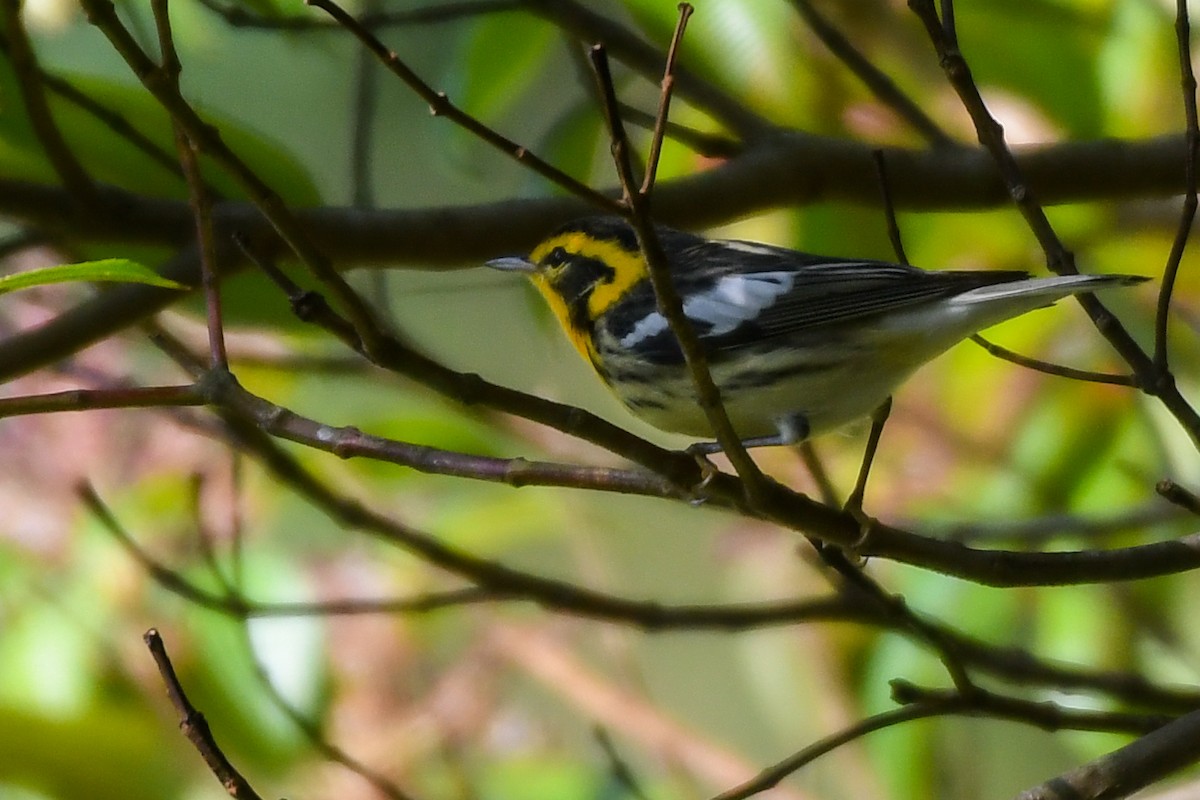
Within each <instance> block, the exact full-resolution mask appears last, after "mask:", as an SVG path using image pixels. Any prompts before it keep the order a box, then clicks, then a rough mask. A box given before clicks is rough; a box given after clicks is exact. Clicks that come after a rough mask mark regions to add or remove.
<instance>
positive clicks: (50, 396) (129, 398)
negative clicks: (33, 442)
mask: <svg viewBox="0 0 1200 800" xmlns="http://www.w3.org/2000/svg"><path fill="white" fill-rule="evenodd" d="M204 403H205V400H204V397H203V395H202V393H201V392H200V391H199V389H197V387H196V386H195V385H194V384H189V385H186V386H137V387H121V388H114V389H67V390H66V391H62V392H49V393H47V394H31V395H21V396H19V397H2V398H0V419H4V418H6V417H19V416H25V415H28V414H48V413H54V412H60V411H94V410H96V409H101V408H160V407H164V406H165V407H178V406H200V405H204Z"/></svg>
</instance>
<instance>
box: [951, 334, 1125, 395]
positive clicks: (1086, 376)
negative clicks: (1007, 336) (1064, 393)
mask: <svg viewBox="0 0 1200 800" xmlns="http://www.w3.org/2000/svg"><path fill="white" fill-rule="evenodd" d="M971 341H972V342H974V343H975V344H977V345H979V346H980V347H982V348H983V349H984V350H986V351H987V352H988V354H989V355H993V356H995V357H996V358H999V359H1002V360H1004V361H1008V362H1011V363H1013V364H1016V365H1018V366H1021V367H1025V368H1026V369H1031V370H1034V371H1035V372H1043V373H1045V374H1047V375H1056V376H1058V377H1060V378H1070V379H1071V380H1073V381H1085V382H1087V383H1103V384H1108V385H1109V386H1131V387H1137V386H1138V385H1139V384H1138V378H1137V375H1114V374H1112V373H1109V372H1093V371H1092V370H1087V369H1076V368H1075V367H1068V366H1065V365H1063V364H1054V363H1051V362H1049V361H1042V360H1041V359H1038V358H1031V357H1029V356H1025V355H1021V354H1020V353H1017V352H1015V351H1013V350H1009V349H1008V348H1007V347H1003V346H1002V345H998V344H996V343H995V342H993V341H991V340H990V339H987V338H985V337H984V336H983V334H980V333H974V334H971Z"/></svg>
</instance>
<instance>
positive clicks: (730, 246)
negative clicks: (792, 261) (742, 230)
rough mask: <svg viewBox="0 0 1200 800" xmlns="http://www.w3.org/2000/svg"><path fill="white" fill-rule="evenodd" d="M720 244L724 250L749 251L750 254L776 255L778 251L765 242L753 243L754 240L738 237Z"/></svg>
mask: <svg viewBox="0 0 1200 800" xmlns="http://www.w3.org/2000/svg"><path fill="white" fill-rule="evenodd" d="M721 246H722V247H724V248H725V249H726V250H736V251H738V252H739V253H749V254H750V255H752V256H777V255H779V253H780V249H779V248H778V247H771V246H770V245H766V244H755V243H754V242H743V241H741V240H740V239H730V240H728V241H724V242H721Z"/></svg>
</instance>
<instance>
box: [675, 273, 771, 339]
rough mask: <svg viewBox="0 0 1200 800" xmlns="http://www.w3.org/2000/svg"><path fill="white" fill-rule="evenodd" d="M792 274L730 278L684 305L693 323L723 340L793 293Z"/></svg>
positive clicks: (730, 276)
mask: <svg viewBox="0 0 1200 800" xmlns="http://www.w3.org/2000/svg"><path fill="white" fill-rule="evenodd" d="M794 280H795V275H794V274H793V273H791V272H783V271H780V272H753V273H748V274H745V275H726V276H724V277H723V278H721V279H720V280H719V281H717V283H716V285H715V286H713V287H712V288H711V289H709V290H708V291H706V292H700V293H699V294H695V295H692V296H691V297H689V298H688V299H687V300H686V301H685V302H684V304H683V313H685V314H687V316H688V318H689V319H693V320H696V321H697V322H706V323H708V325H709V326H710V329H709V331H708V335H709V336H722V335H724V334H726V333H729V332H730V331H732V330H733V329H734V328H736V327H737V326H739V325H741V324H742V323H744V322H746V321H747V320H751V319H754V318H755V317H757V316H758V315H759V313H760V312H761V311H762V310H763V309H764V308H767V307H768V306H770V305H772V304H773V303H774V302H775V300H776V299H777V298H778V297H779V296H780V295H782V294H786V293H787V292H789V291H791V289H792V284H793V281H794Z"/></svg>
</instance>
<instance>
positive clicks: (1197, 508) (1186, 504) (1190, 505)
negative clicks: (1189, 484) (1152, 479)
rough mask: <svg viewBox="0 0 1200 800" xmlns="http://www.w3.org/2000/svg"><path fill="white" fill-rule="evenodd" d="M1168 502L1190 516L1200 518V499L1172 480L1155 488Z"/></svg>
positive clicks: (1163, 481)
mask: <svg viewBox="0 0 1200 800" xmlns="http://www.w3.org/2000/svg"><path fill="white" fill-rule="evenodd" d="M1154 490H1155V491H1156V492H1158V493H1159V494H1160V495H1161V496H1162V497H1164V498H1166V500H1167V501H1169V502H1171V503H1174V504H1175V505H1177V506H1179V507H1180V508H1182V509H1184V510H1185V511H1187V512H1188V513H1190V514H1195V515H1197V516H1200V497H1198V496H1197V495H1196V494H1194V493H1193V492H1190V491H1188V490H1187V489H1185V488H1183V487H1182V486H1180V485H1179V484H1178V483H1176V482H1175V481H1172V480H1162V481H1159V482H1158V484H1157V485H1156V486H1155V487H1154Z"/></svg>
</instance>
